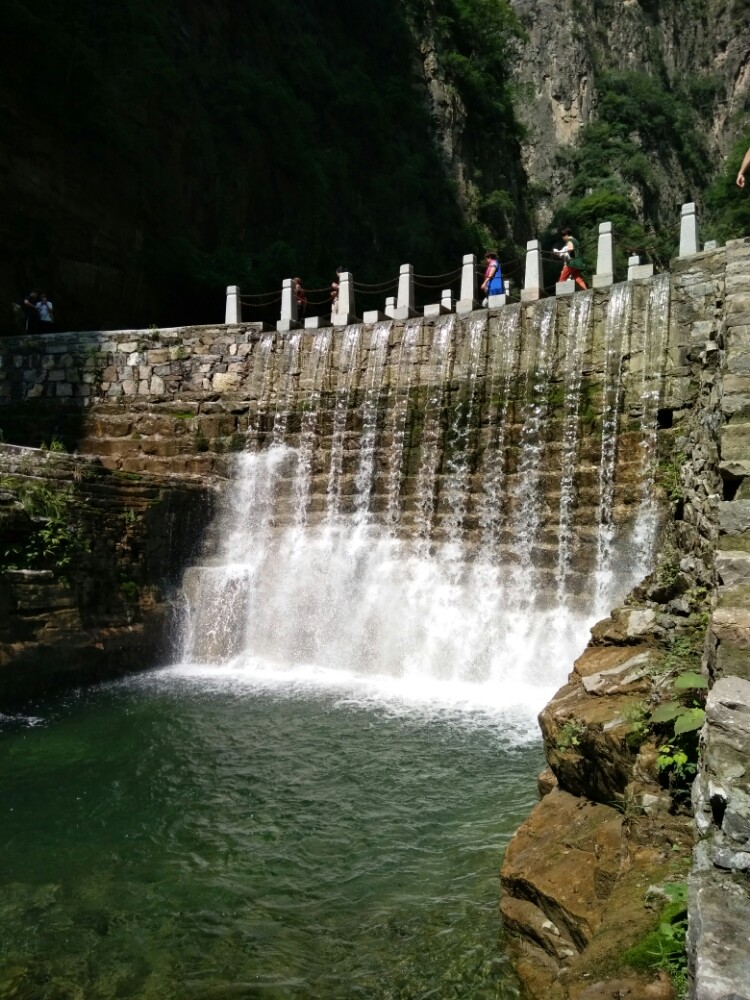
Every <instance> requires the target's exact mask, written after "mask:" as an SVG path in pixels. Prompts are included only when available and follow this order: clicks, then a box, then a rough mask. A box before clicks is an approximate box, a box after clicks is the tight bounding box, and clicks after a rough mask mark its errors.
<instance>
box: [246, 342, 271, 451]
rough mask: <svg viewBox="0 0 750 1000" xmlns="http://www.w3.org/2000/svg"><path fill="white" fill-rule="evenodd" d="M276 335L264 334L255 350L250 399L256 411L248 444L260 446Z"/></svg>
mask: <svg viewBox="0 0 750 1000" xmlns="http://www.w3.org/2000/svg"><path fill="white" fill-rule="evenodd" d="M274 339H275V334H273V333H264V334H262V335H261V337H260V339H259V340H258V343H257V345H256V348H255V353H254V355H253V369H252V377H251V379H250V391H249V393H248V398H249V399H251V400H254V401H255V411H254V413H253V412H251V414H250V416H249V418H248V422H247V439H248V444H249V445H250V446H251V447H253V446H257V445H258V443H259V442H258V439H259V437H260V432H261V426H262V422H263V416H264V414H265V407H266V405H267V401H268V396H269V392H270V389H271V384H272V380H273V365H272V364H271V358H272V352H273V345H274Z"/></svg>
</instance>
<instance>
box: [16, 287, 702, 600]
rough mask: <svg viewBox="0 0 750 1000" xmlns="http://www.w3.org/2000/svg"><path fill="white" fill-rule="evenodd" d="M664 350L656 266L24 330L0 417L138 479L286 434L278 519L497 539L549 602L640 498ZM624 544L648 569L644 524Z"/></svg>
mask: <svg viewBox="0 0 750 1000" xmlns="http://www.w3.org/2000/svg"><path fill="white" fill-rule="evenodd" d="M679 362H680V349H679V345H678V344H677V343H676V336H675V329H674V326H673V327H671V328H670V323H669V277H668V276H666V275H665V276H661V277H659V278H657V279H655V280H654V281H653V282H652V283H646V282H644V283H638V284H635V283H628V284H623V285H619V286H615V287H614V288H613V289H608V290H606V291H603V292H598V293H586V294H581V295H578V296H575V297H573V298H572V299H569V300H566V301H556V300H547V301H545V302H541V303H536V304H533V305H529V306H526V307H523V308H522V307H520V306H509V307H506V308H504V309H502V310H498V311H493V312H491V313H489V314H488V313H487V312H482V313H474V314H471V315H470V316H469V317H465V318H459V317H456V316H454V315H451V316H445V317H441V318H439V319H436V320H432V321H427V320H424V319H421V318H419V319H414V320H409V321H407V322H406V323H391V322H387V323H379V324H376V325H374V326H363V325H359V324H356V325H351V326H349V327H346V328H344V329H332V328H323V329H321V330H317V331H314V332H312V331H305V332H303V331H297V332H291V333H288V334H285V335H280V334H277V333H267V332H263V331H262V329H260V328H258V327H257V326H248V327H239V328H228V329H227V328H223V329H216V330H213V329H209V328H198V329H190V330H171V331H148V332H140V333H138V334H135V333H133V332H125V333H117V334H96V335H90V334H89V335H77V336H73V335H65V336H57V337H55V336H52V337H42V338H37V339H35V340H33V341H32V340H29V339H28V338H27V339H20V340H17V341H14V342H13V343H12V344H10V343H9V344H8V345H7V346H6V349H5V354H4V356H3V361H2V365H3V366H2V371H0V375H1V376H2V381H0V393H2V397H0V398H2V400H3V403H4V404H5V405H4V407H3V414H2V427H3V431H4V434H5V440H6V441H13V442H16V443H19V444H29V445H39V444H40V443H42V439H44V440H46V441H47V442H49V441H51V440H52V439H53V437H54V436H55V435H57V437H59V438H60V439H61V440H62V441H63V442H64V444H65V445H66V447H67V448H68V449H69V450H75V451H78V452H81V453H85V454H86V453H87V454H93V455H96V456H98V457H99V458H100V459H101V461H102V462H103V464H104V465H105V466H106V467H108V468H111V469H118V470H120V471H122V472H128V473H137V474H148V473H160V474H164V473H172V474H179V475H185V474H188V475H191V474H204V475H205V474H209V475H210V474H215V475H217V476H218V477H223V476H227V475H230V474H231V472H230V470H231V457H232V453H234V452H239V451H245V450H250V451H254V450H257V449H261V448H265V447H268V446H269V445H274V444H276V445H278V444H282V443H283V444H285V445H289V446H292V447H293V448H294V449H295V450H296V460H295V462H293V463H291V464H288V465H287V467H286V469H285V470H282V474H280V475H279V482H278V492H279V496H278V499H277V503H276V505H275V509H274V519H275V522H276V523H277V524H283V523H296V524H303V523H306V524H315V523H319V522H323V521H330V519H331V518H332V517H336V516H345V515H353V516H354V517H355V518H356V519H358V520H359V521H362V520H364V519H366V520H368V521H370V522H371V523H372V522H377V523H381V524H384V525H387V526H388V528H389V529H390V530H391V531H392V532H393V533H395V534H397V535H400V536H405V535H408V536H415V537H416V538H418V539H420V540H422V541H423V542H425V543H427V542H430V543H437V544H439V543H444V542H454V543H456V542H460V543H461V544H462V545H464V544H465V545H467V546H468V547H469V548H472V549H477V548H479V549H481V551H482V552H484V553H485V554H486V553H488V552H494V551H495V550H497V551H499V552H501V553H502V554H503V555H504V556H505V557H507V560H508V564H509V565H516V566H518V565H521V566H524V565H526V566H532V565H533V566H535V567H537V568H539V569H543V570H544V571H545V574H546V575H547V576H548V577H549V584H550V585H551V586H553V587H554V593H555V594H556V596H557V597H560V596H562V593H563V590H564V591H565V592H566V593H569V594H575V593H577V592H580V590H581V587H582V583H583V582H584V581H593V582H594V583H596V581H597V580H598V581H599V587H600V589H601V581H602V579H603V575H604V574H606V573H607V572H608V571H609V568H610V567H609V564H610V561H611V556H612V552H611V549H612V545H613V543H614V540H615V528H616V526H617V525H624V524H625V522H627V521H633V520H634V519H635V515H636V512H638V511H639V510H640V511H641V513H643V512H644V510H645V508H646V507H648V505H649V504H650V503H651V487H652V485H653V479H654V474H655V469H656V433H655V432H656V427H657V423H658V419H659V414H660V413H661V415H662V420H664V419H666V421H667V422H669V417H666V418H664V414H669V413H671V411H672V410H674V409H675V408H679V407H680V406H681V403H682V397H683V390H684V386H683V382H684V378H683V375H684V369H682V368H681V367H680V364H679ZM32 410H33V414H34V419H33V420H30V419H29V415H30V413H31V412H32ZM634 544H635V549H634V548H633V547H632V546H631V555H632V556H633V561H634V563H637V564H638V565H639V566H642V567H644V568H645V566H646V564H647V562H648V559H649V558H650V553H649V552H648V545H649V531H646V533H645V534H644V533H643V532H641V533H640V535H638V536H637V537H636V539H635V543H634ZM561 588H562V589H561Z"/></svg>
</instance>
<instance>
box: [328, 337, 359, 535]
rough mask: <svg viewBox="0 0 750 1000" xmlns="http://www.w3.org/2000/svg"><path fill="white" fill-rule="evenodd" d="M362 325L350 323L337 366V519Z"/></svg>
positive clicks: (331, 489) (332, 489)
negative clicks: (347, 426) (347, 425)
mask: <svg viewBox="0 0 750 1000" xmlns="http://www.w3.org/2000/svg"><path fill="white" fill-rule="evenodd" d="M361 342H362V327H361V326H360V324H359V323H355V324H354V325H352V326H347V327H346V328H345V330H344V336H343V338H342V341H341V347H340V350H339V357H338V361H337V369H338V372H339V385H338V387H337V389H336V405H335V407H334V411H333V433H332V434H331V466H330V468H329V470H328V488H327V491H326V492H327V495H328V504H327V507H328V514H327V516H328V519H329V520H336V518H337V517H338V515H339V509H340V506H341V476H342V472H343V468H344V445H345V440H346V424H347V418H348V416H349V400H350V398H351V394H352V390H353V389H354V388H355V379H356V377H357V375H358V373H359V365H358V364H357V359H358V354H359V349H360V344H361Z"/></svg>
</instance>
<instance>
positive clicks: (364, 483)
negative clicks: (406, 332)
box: [354, 323, 391, 521]
mask: <svg viewBox="0 0 750 1000" xmlns="http://www.w3.org/2000/svg"><path fill="white" fill-rule="evenodd" d="M390 332H391V324H390V323H376V325H375V327H374V329H373V331H372V341H371V343H370V350H369V353H368V356H367V371H366V372H365V393H364V400H363V403H362V438H361V441H360V446H359V464H358V466H357V474H356V476H355V480H354V485H355V487H356V490H357V495H356V497H355V510H356V512H357V515H358V519H359V520H360V521H362V520H364V519H365V518H366V517H367V514H368V512H369V509H370V493H371V491H372V487H373V480H374V476H375V457H376V456H375V444H376V440H377V430H378V413H379V412H380V407H379V404H380V396H381V393H382V391H383V368H384V366H385V359H386V354H387V352H388V340H389V337H390Z"/></svg>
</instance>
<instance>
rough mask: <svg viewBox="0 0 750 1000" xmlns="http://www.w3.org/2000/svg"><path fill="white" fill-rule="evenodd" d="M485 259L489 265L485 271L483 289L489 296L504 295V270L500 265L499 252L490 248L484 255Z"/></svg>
mask: <svg viewBox="0 0 750 1000" xmlns="http://www.w3.org/2000/svg"><path fill="white" fill-rule="evenodd" d="M484 259H485V261H486V262H487V267H486V269H485V272H484V281H483V282H482V291H483V292H484V294H485V296H486V297H487V298H489V297H490V295H502V294H503V291H504V288H503V272H502V269H501V267H500V261H499V260H498V259H497V254H496V253H495V252H494V251H493V250H488V251H487V253H486V254H485V255H484Z"/></svg>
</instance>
